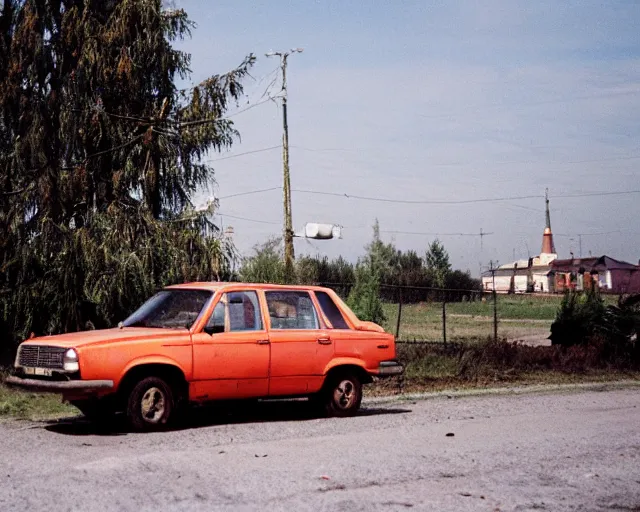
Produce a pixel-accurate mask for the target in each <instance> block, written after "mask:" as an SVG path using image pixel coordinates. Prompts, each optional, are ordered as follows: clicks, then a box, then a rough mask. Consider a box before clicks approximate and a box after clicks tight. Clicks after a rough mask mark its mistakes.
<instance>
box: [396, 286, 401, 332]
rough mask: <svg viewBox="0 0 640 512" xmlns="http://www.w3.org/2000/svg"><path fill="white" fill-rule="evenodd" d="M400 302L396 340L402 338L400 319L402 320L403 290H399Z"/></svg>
mask: <svg viewBox="0 0 640 512" xmlns="http://www.w3.org/2000/svg"><path fill="white" fill-rule="evenodd" d="M398 290H399V291H400V293H399V300H398V320H397V322H396V339H399V338H400V319H401V318H402V288H398Z"/></svg>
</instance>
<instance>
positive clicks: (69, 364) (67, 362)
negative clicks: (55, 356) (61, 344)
mask: <svg viewBox="0 0 640 512" xmlns="http://www.w3.org/2000/svg"><path fill="white" fill-rule="evenodd" d="M62 367H63V368H64V371H65V372H77V371H79V370H80V363H79V362H78V353H77V352H76V351H75V349H73V348H70V349H69V350H67V351H66V352H65V353H64V357H63V358H62Z"/></svg>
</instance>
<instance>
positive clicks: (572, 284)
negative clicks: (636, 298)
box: [551, 256, 640, 293]
mask: <svg viewBox="0 0 640 512" xmlns="http://www.w3.org/2000/svg"><path fill="white" fill-rule="evenodd" d="M551 273H552V275H553V281H554V289H555V291H557V292H563V291H565V290H569V289H570V290H591V289H594V288H598V289H600V290H601V291H604V292H609V293H640V266H639V265H634V264H633V263H627V262H626V261H618V260H616V259H613V258H611V257H609V256H600V257H597V258H594V257H589V258H572V259H568V260H555V261H553V262H552V263H551Z"/></svg>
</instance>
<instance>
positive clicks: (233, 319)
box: [192, 290, 271, 400]
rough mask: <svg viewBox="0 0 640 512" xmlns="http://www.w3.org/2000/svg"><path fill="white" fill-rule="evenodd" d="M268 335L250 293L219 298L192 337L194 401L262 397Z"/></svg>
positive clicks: (266, 379)
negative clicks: (204, 321)
mask: <svg viewBox="0 0 640 512" xmlns="http://www.w3.org/2000/svg"><path fill="white" fill-rule="evenodd" d="M270 357H271V355H270V346H269V336H268V333H267V330H266V326H265V323H264V319H263V317H262V311H261V306H260V301H259V298H258V294H257V293H256V291H255V290H239V291H231V292H228V293H225V294H223V295H222V296H221V297H220V300H219V301H218V303H217V304H216V305H215V307H214V309H213V312H212V314H211V317H210V318H209V320H208V321H207V324H206V326H205V327H204V329H203V331H202V332H200V333H197V334H194V335H193V374H194V388H195V389H194V392H193V393H192V396H193V397H194V398H195V399H196V400H212V399H233V398H249V397H264V396H267V394H268V390H269V361H270Z"/></svg>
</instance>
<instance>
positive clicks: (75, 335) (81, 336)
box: [23, 327, 189, 348]
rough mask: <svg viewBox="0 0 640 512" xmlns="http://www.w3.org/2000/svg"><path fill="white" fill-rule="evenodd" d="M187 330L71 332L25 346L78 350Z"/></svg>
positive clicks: (171, 335) (147, 329)
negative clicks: (90, 346)
mask: <svg viewBox="0 0 640 512" xmlns="http://www.w3.org/2000/svg"><path fill="white" fill-rule="evenodd" d="M188 333H189V331H187V330H186V329H179V330H178V329H175V330H174V329H150V328H142V327H123V328H122V329H120V328H115V329H100V330H95V331H81V332H71V333H67V334H57V335H55V336H39V337H36V338H31V339H29V340H27V341H25V342H24V343H23V344H24V345H49V346H54V347H64V348H78V347H83V346H86V345H94V344H97V343H111V342H117V341H134V340H144V339H150V338H171V337H178V336H184V335H185V334H188Z"/></svg>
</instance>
